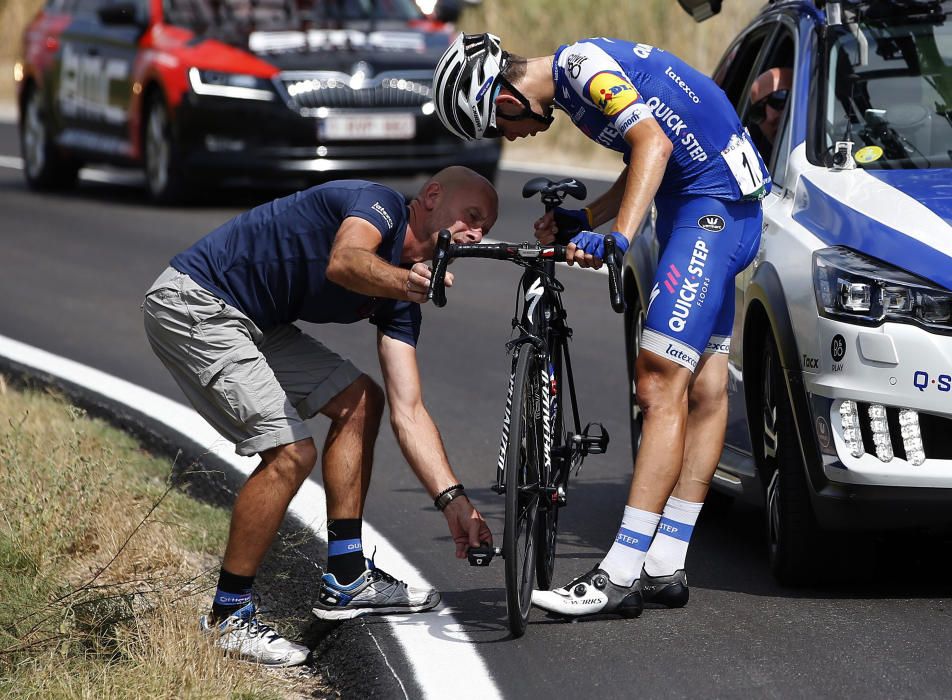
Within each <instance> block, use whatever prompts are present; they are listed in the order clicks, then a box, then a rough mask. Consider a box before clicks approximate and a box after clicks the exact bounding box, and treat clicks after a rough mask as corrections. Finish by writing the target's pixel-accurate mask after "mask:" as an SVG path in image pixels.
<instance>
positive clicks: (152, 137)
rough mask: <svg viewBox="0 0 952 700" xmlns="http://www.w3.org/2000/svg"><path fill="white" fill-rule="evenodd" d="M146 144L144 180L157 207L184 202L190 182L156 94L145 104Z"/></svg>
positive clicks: (163, 104)
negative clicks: (158, 205)
mask: <svg viewBox="0 0 952 700" xmlns="http://www.w3.org/2000/svg"><path fill="white" fill-rule="evenodd" d="M144 143H145V179H146V184H147V186H148V188H149V195H150V196H151V197H152V200H153V201H154V202H156V203H158V204H174V203H176V202H180V201H183V200H185V199H186V195H187V191H188V182H187V179H186V176H185V171H184V168H183V166H182V163H181V155H180V152H179V147H178V144H177V143H176V142H175V139H174V138H173V134H172V124H171V122H170V121H169V115H168V109H167V108H166V104H165V100H164V99H163V98H162V95H161V93H159V92H153V93H152V95H151V96H150V97H149V100H148V102H147V103H146V117H145V134H144Z"/></svg>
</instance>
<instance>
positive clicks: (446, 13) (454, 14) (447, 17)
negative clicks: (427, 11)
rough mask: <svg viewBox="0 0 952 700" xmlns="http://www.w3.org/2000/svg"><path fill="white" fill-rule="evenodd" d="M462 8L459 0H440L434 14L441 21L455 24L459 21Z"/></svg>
mask: <svg viewBox="0 0 952 700" xmlns="http://www.w3.org/2000/svg"><path fill="white" fill-rule="evenodd" d="M462 9H463V8H462V7H460V2H459V0H438V2H437V3H436V8H435V9H434V10H433V16H434V17H436V19H437V20H438V21H440V22H445V23H447V24H455V23H456V22H458V21H459V16H460V13H461V12H462Z"/></svg>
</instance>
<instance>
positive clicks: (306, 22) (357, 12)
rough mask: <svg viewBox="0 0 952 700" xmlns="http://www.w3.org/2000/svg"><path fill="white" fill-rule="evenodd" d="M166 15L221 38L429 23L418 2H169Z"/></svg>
mask: <svg viewBox="0 0 952 700" xmlns="http://www.w3.org/2000/svg"><path fill="white" fill-rule="evenodd" d="M163 11H164V17H165V22H166V23H167V24H174V25H175V26H178V27H185V28H186V29H191V30H192V31H194V32H196V33H199V34H204V33H207V32H210V33H212V34H215V35H220V34H221V33H222V30H223V29H224V30H238V31H240V30H241V29H244V30H245V31H248V30H253V29H257V30H282V29H305V28H315V29H338V28H351V27H358V28H359V27H369V26H370V25H372V24H373V25H389V26H393V25H394V24H395V23H399V24H406V23H407V22H408V21H410V20H416V19H422V18H423V14H422V13H421V12H420V9H419V8H418V7H417V6H416V3H414V2H413V0H163ZM226 33H227V32H226Z"/></svg>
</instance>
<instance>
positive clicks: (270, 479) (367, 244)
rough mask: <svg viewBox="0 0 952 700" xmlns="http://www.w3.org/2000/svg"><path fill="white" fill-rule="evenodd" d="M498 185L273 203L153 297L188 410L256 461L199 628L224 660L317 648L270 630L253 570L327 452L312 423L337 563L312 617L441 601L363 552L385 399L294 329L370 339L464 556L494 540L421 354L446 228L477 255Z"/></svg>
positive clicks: (473, 183)
mask: <svg viewBox="0 0 952 700" xmlns="http://www.w3.org/2000/svg"><path fill="white" fill-rule="evenodd" d="M497 208H498V200H497V196H496V192H495V190H494V189H493V187H492V185H491V184H490V183H489V182H488V181H487V180H486V179H485V178H483V177H481V176H480V175H477V174H476V173H474V172H473V171H471V170H468V169H466V168H461V167H453V168H447V169H446V170H443V171H441V172H439V173H437V174H436V175H435V176H434V177H433V178H431V179H430V180H429V181H428V182H427V183H426V184H425V185H424V186H423V188H422V189H421V190H420V192H419V193H418V194H417V196H416V197H415V198H414V199H413V201H411V202H410V204H409V205H407V204H406V203H405V200H404V198H403V196H402V195H401V194H399V193H398V192H395V191H394V190H392V189H390V188H388V187H384V186H382V185H378V184H375V183H372V182H364V181H359V180H340V181H335V182H329V183H326V184H323V185H319V186H317V187H312V188H311V189H308V190H305V191H302V192H297V193H296V194H293V195H291V196H289V197H284V198H282V199H277V200H275V201H273V202H269V203H267V204H263V205H261V206H259V207H256V208H254V209H252V210H250V211H248V212H246V213H244V214H241V215H239V216H237V217H235V218H234V219H232V220H231V221H228V222H226V223H225V224H223V225H222V226H220V227H219V228H217V229H215V230H214V231H212V232H211V233H210V234H208V235H207V236H205V237H204V238H202V239H201V240H199V241H198V242H197V243H196V244H195V245H193V246H192V247H191V248H189V249H187V250H186V251H184V252H182V253H180V254H178V255H176V256H175V257H174V258H172V261H171V263H170V265H171V266H170V267H169V268H167V269H166V270H165V272H163V273H162V274H161V275H160V276H159V278H158V279H157V280H156V281H155V283H154V284H153V285H152V287H151V288H150V289H149V291H148V292H147V293H146V297H145V302H144V304H143V310H144V313H145V328H146V333H147V335H148V338H149V342H150V343H151V345H152V348H153V350H154V351H155V353H156V355H158V357H159V359H160V360H161V361H162V363H163V364H164V365H165V366H166V368H167V369H168V370H169V371H170V372H171V374H172V376H173V377H174V378H175V380H176V382H177V383H178V384H179V386H180V387H181V388H182V391H183V392H184V393H185V395H186V396H187V397H188V399H189V401H191V403H192V405H193V406H194V407H195V409H196V410H197V411H198V412H199V413H200V414H202V416H203V417H204V418H205V419H206V420H208V422H209V423H211V424H212V426H214V427H215V428H216V429H217V430H218V432H219V433H221V434H222V435H223V436H225V437H226V438H228V439H229V440H232V441H234V442H235V443H237V446H236V452H237V453H238V454H240V455H254V454H258V455H260V457H261V464H260V465H259V466H258V468H257V469H256V470H255V472H254V473H253V474H252V475H251V476H250V477H249V478H248V480H247V482H246V483H245V484H244V486H243V487H242V488H241V491H240V492H239V493H238V497H237V499H236V501H235V505H234V510H233V513H232V520H231V530H230V534H229V538H228V543H227V546H226V549H225V555H224V559H223V561H222V567H221V571H220V575H219V579H218V588H217V591H216V593H215V599H214V603H213V605H212V609H211V612H210V613H209V615H208V616H203V617H202V619H201V626H202V628H203V629H204V630H205V631H206V632H208V633H209V634H211V635H213V636H215V638H216V641H217V643H218V644H219V645H220V646H221V647H223V648H224V649H226V650H229V651H232V652H233V653H236V654H237V655H238V656H240V657H242V658H245V659H247V660H251V661H256V662H259V663H262V664H268V665H281V666H285V665H294V664H299V663H302V662H304V661H305V659H306V656H307V653H308V650H307V649H306V648H305V647H303V646H300V645H298V644H295V643H293V642H290V641H288V640H286V639H285V638H283V637H281V636H280V635H278V634H277V633H276V632H274V631H273V630H272V629H271V628H270V627H268V626H267V625H265V624H263V623H260V622H259V621H258V618H257V610H256V606H255V603H254V601H253V594H252V592H253V584H254V578H255V574H256V572H257V570H258V567H259V565H260V564H261V561H262V559H263V557H264V555H265V553H266V551H267V549H268V547H269V546H270V545H271V542H272V540H273V539H274V536H275V534H276V532H277V530H278V526H279V525H280V523H281V520H282V519H283V517H284V514H285V512H286V510H287V507H288V504H289V503H290V501H291V498H292V497H293V496H294V494H295V493H296V492H297V490H298V488H299V487H300V485H301V484H302V483H303V482H304V480H305V479H306V478H307V477H308V475H309V474H310V472H311V470H312V469H313V467H314V465H315V461H316V459H317V450H316V448H315V445H314V441H313V439H312V438H311V436H310V430H309V429H308V427H307V425H306V424H305V422H304V421H305V420H306V419H308V418H310V417H312V416H314V415H316V414H317V413H321V414H322V415H325V416H327V417H328V418H330V420H331V426H330V430H329V431H328V435H327V439H326V441H325V443H324V449H323V453H322V462H321V466H322V470H323V476H324V488H325V492H326V497H327V516H328V518H329V520H328V547H327V549H328V563H327V572H326V573H325V574H324V575H323V577H322V578H321V581H320V584H319V591H318V603H317V607H316V608H315V609H314V613H315V614H316V615H317V616H318V617H321V618H324V619H337V620H340V619H348V618H352V617H356V616H358V615H363V614H370V613H394V612H417V611H422V610H428V609H430V608H432V607H433V606H435V605H436V604H437V603H438V602H439V600H440V595H439V593H438V592H437V591H434V590H422V589H416V588H411V587H410V586H408V585H407V584H406V583H404V582H402V581H398V580H396V579H394V578H393V577H392V576H390V575H388V574H387V573H385V572H384V571H383V570H382V569H379V568H377V567H375V566H374V563H373V562H372V561H371V560H367V559H365V558H364V556H363V545H362V542H361V524H362V518H363V510H364V503H365V499H366V495H367V489H368V487H369V485H370V476H371V470H372V466H373V449H374V443H375V441H376V438H377V432H378V429H379V427H380V420H381V416H382V413H383V408H384V393H383V392H382V391H381V389H380V387H379V386H377V384H376V383H375V382H374V381H373V380H372V379H371V378H370V377H368V376H367V375H366V374H362V373H361V372H360V370H358V369H357V368H356V367H355V366H354V365H352V364H351V363H350V362H349V361H348V360H346V359H344V358H342V357H340V356H339V355H337V354H336V353H334V352H333V351H332V350H330V349H329V348H327V347H325V346H324V345H322V344H321V343H320V342H318V341H317V340H315V339H313V338H311V337H309V336H307V335H305V334H303V333H302V332H301V331H300V330H299V329H298V328H297V327H296V326H294V325H292V324H293V322H294V321H296V320H298V319H300V320H304V321H310V322H312V323H353V322H356V321H359V320H361V319H369V320H370V322H371V323H373V324H374V325H375V326H376V327H377V352H378V355H379V357H380V366H381V369H382V372H383V379H384V384H385V386H386V398H387V400H388V402H389V404H390V414H391V418H390V421H391V425H392V427H393V429H394V432H395V434H396V437H397V441H398V443H399V444H400V447H401V449H402V451H403V454H404V455H405V457H406V459H407V461H408V462H409V463H410V466H411V467H412V468H413V470H414V472H415V473H416V475H417V477H418V478H419V480H420V482H421V483H422V484H423V486H424V487H425V488H426V490H427V491H428V492H429V493H430V495H431V496H433V497H435V505H436V506H437V508H438V509H439V510H440V511H442V513H443V515H444V516H445V518H446V521H447V525H448V526H449V531H450V534H451V535H452V537H453V541H454V543H455V547H456V556H457V557H459V558H465V556H466V549H467V548H468V547H469V546H478V545H479V544H480V542H483V541H490V542H491V540H492V535H491V533H490V531H489V528H488V527H487V526H486V523H485V522H484V520H483V518H482V516H481V515H480V514H479V512H478V511H477V510H476V509H475V508H474V507H473V505H472V504H471V503H470V502H469V500H468V499H467V498H466V497H465V493H464V490H463V487H462V486H461V485H460V484H459V481H458V479H457V478H456V477H455V476H454V474H453V470H452V468H451V467H450V464H449V461H448V459H447V456H446V453H445V451H444V449H443V445H442V441H441V439H440V434H439V431H438V430H437V428H436V425H435V424H434V423H433V420H432V419H431V418H430V415H429V413H428V412H427V410H426V408H425V406H424V405H423V401H422V394H421V387H420V376H419V371H418V367H417V358H416V343H417V339H418V337H419V333H420V322H421V313H420V304H422V303H423V302H425V301H426V292H427V287H428V284H429V277H430V270H429V268H428V266H427V265H425V264H424V263H423V262H422V261H424V260H429V259H430V258H431V257H432V255H433V250H434V248H435V245H436V239H437V234H438V232H439V230H440V229H441V228H447V229H449V230H450V232H451V233H452V234H453V237H454V239H455V240H456V241H457V242H465V243H474V242H478V241H479V240H480V239H481V238H482V236H483V235H484V234H485V233H487V232H488V231H489V229H490V228H491V227H492V225H493V223H494V222H495V220H496V212H497Z"/></svg>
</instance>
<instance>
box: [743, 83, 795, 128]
mask: <svg viewBox="0 0 952 700" xmlns="http://www.w3.org/2000/svg"><path fill="white" fill-rule="evenodd" d="M789 95H790V91H789V90H775V91H774V92H772V93H770V94H769V95H767V96H766V97H765V98H763V99H762V100H758V101H757V102H755V103H754V104H752V105H751V106H750V110H749V111H748V112H747V117H748V118H749V119H750V121H752V122H753V123H754V124H760V123H761V122H762V121H763V120H764V119H766V118H767V106H768V105H770V107H771V108H772V109H775V110H776V111H778V112H782V111H783V108H784V107H785V106H786V104H787V97H789Z"/></svg>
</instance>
